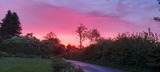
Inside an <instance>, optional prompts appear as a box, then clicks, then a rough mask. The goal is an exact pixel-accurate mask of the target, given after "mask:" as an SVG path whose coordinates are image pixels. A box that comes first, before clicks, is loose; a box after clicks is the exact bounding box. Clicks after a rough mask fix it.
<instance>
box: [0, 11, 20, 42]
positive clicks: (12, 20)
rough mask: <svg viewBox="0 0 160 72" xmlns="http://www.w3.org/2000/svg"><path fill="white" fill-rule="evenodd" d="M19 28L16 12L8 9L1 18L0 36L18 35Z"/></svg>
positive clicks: (5, 37)
mask: <svg viewBox="0 0 160 72" xmlns="http://www.w3.org/2000/svg"><path fill="white" fill-rule="evenodd" d="M21 30H22V28H21V23H20V21H19V17H18V15H17V13H15V12H11V11H10V10H9V11H8V13H7V14H6V16H5V18H3V19H2V23H1V27H0V36H1V37H2V38H4V39H7V38H11V37H13V36H19V35H20V34H21Z"/></svg>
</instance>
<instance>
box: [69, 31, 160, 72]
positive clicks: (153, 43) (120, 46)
mask: <svg viewBox="0 0 160 72" xmlns="http://www.w3.org/2000/svg"><path fill="white" fill-rule="evenodd" d="M68 55H69V56H68V58H70V59H75V60H82V61H87V62H92V63H96V64H100V65H105V66H114V67H120V68H122V69H125V70H129V71H133V72H140V71H145V72H146V71H148V72H158V71H160V62H159V60H160V42H159V36H158V34H156V33H155V34H154V33H152V32H151V31H150V29H149V32H140V33H132V34H130V33H122V34H119V35H118V36H117V37H116V38H113V39H111V38H108V39H104V38H100V39H99V40H98V41H97V43H96V44H91V45H90V46H88V47H86V48H84V49H80V50H77V51H74V52H71V53H69V54H68Z"/></svg>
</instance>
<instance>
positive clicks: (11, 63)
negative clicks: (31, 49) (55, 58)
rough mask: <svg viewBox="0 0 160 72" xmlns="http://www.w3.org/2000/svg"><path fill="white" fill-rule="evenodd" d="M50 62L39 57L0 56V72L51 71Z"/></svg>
mask: <svg viewBox="0 0 160 72" xmlns="http://www.w3.org/2000/svg"><path fill="white" fill-rule="evenodd" d="M51 62H52V61H51V60H49V59H39V58H0V72H52V67H51Z"/></svg>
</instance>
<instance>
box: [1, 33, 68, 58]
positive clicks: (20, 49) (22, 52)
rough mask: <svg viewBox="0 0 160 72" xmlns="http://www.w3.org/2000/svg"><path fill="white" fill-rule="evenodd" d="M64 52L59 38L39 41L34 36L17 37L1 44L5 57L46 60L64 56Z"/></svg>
mask: <svg viewBox="0 0 160 72" xmlns="http://www.w3.org/2000/svg"><path fill="white" fill-rule="evenodd" d="M64 50H65V46H64V45H62V44H60V41H59V39H58V38H49V39H44V40H39V39H37V38H36V37H34V36H32V35H26V36H21V37H17V36H15V37H12V38H10V39H6V40H3V41H2V42H1V43H0V51H1V52H2V54H1V55H3V56H15V57H42V58H46V57H50V56H56V55H59V54H62V53H64Z"/></svg>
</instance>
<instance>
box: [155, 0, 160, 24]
mask: <svg viewBox="0 0 160 72" xmlns="http://www.w3.org/2000/svg"><path fill="white" fill-rule="evenodd" d="M157 1H158V4H160V0H157ZM159 11H160V9H159ZM154 20H155V21H157V22H160V17H154Z"/></svg>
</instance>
